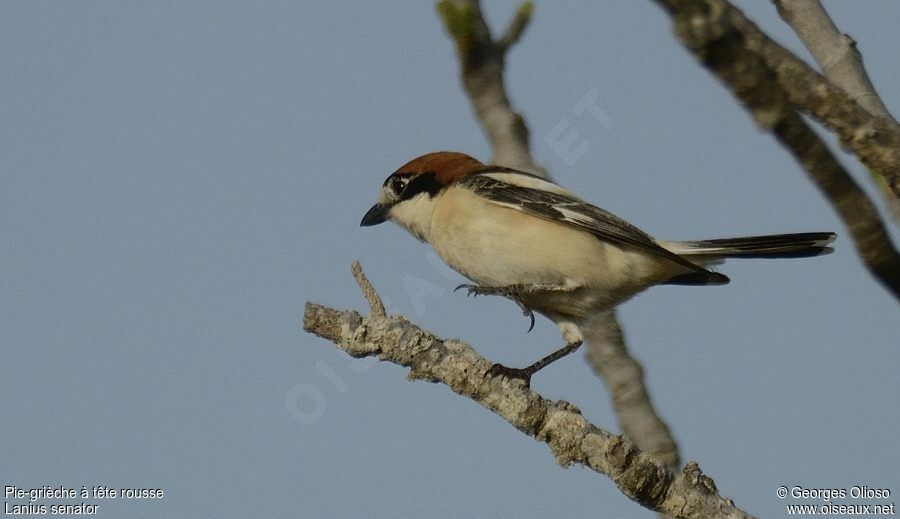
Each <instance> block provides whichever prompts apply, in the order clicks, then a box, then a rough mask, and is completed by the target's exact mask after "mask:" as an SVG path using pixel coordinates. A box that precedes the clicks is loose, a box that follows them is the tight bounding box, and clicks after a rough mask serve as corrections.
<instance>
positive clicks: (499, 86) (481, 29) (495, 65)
mask: <svg viewBox="0 0 900 519" xmlns="http://www.w3.org/2000/svg"><path fill="white" fill-rule="evenodd" d="M437 7H438V13H439V14H440V15H441V19H442V20H443V22H444V28H445V29H446V30H447V32H448V33H449V34H450V36H451V37H452V38H453V41H454V42H455V43H456V53H457V56H458V57H459V65H460V76H461V78H462V83H463V88H464V89H465V91H466V93H467V94H468V95H469V100H470V101H471V102H472V105H473V108H474V109H475V115H476V117H477V119H478V122H479V124H481V127H482V129H483V130H484V133H485V135H487V137H488V140H490V142H491V149H493V151H494V156H493V158H492V159H491V163H493V164H503V165H505V166H508V167H513V168H518V169H522V170H525V171H530V172H532V173H535V174H538V175H541V176H544V177H546V176H547V173H546V171H545V170H544V169H543V168H541V167H540V166H538V165H537V164H535V163H534V161H532V160H531V159H530V157H531V154H530V152H529V150H528V127H527V126H526V125H525V120H524V119H523V118H522V116H521V115H520V114H518V113H516V112H514V111H513V109H512V106H511V105H510V102H509V97H508V96H507V95H506V88H505V87H504V85H503V66H504V61H505V52H506V51H507V50H509V46H506V47H503V48H501V46H500V45H498V44H497V43H496V42H495V41H494V40H493V38H491V33H490V29H489V28H488V26H487V23H485V21H484V17H482V16H481V9H480V7H479V5H478V1H477V0H441V1H440V2H438V4H437ZM520 12H521V9H520ZM526 21H527V20H526ZM522 24H523V28H524V21H523V22H522ZM515 25H517V24H516V22H513V26H515Z"/></svg>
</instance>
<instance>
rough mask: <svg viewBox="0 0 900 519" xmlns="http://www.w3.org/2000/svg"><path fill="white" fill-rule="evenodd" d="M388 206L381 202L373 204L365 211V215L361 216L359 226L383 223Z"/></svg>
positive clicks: (385, 219)
mask: <svg viewBox="0 0 900 519" xmlns="http://www.w3.org/2000/svg"><path fill="white" fill-rule="evenodd" d="M389 209H390V207H388V206H386V205H381V204H375V205H373V206H372V208H371V209H369V211H368V212H367V213H366V215H365V216H363V217H362V221H361V222H359V226H360V227H369V226H370V225H378V224H380V223H384V222H386V221H387V219H388V210H389Z"/></svg>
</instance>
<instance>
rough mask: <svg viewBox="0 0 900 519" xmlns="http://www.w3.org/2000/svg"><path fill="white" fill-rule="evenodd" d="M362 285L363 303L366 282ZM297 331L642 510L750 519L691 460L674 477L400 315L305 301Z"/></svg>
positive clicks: (564, 405)
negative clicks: (505, 426)
mask: <svg viewBox="0 0 900 519" xmlns="http://www.w3.org/2000/svg"><path fill="white" fill-rule="evenodd" d="M360 272H361V271H360ZM362 285H363V284H362V283H361V286H362ZM365 285H366V286H362V288H363V292H364V293H365V295H366V298H367V299H368V298H369V294H368V291H369V290H370V289H371V285H368V283H366V284H365ZM371 292H372V293H374V289H372V290H371ZM376 297H377V295H376ZM303 329H304V330H306V331H307V332H310V333H314V334H316V335H318V336H319V337H322V338H324V339H328V340H329V341H332V342H334V343H335V344H336V345H337V346H338V347H339V348H341V349H342V350H344V351H345V352H347V353H348V354H349V355H351V356H353V357H367V356H378V357H379V358H380V359H381V360H384V361H388V362H392V363H395V364H398V365H401V366H405V367H408V368H410V372H409V378H410V379H413V380H415V379H419V380H426V381H429V382H440V383H443V384H446V385H447V386H448V387H449V388H450V389H451V390H453V391H454V392H455V393H457V394H460V395H463V396H465V397H468V398H471V399H472V400H474V401H476V402H478V403H479V404H481V405H483V406H484V407H486V408H487V409H489V410H490V411H492V412H494V413H496V414H497V415H499V416H501V417H502V418H503V419H505V420H506V421H508V422H509V423H510V424H511V425H512V426H513V427H515V428H516V429H518V430H520V431H522V432H523V433H525V434H528V435H529V436H532V437H534V438H535V439H537V440H539V441H542V442H544V443H546V444H547V445H548V447H549V448H550V450H551V452H552V453H553V456H554V457H555V458H556V461H557V462H558V463H559V464H560V465H561V466H563V467H566V466H569V465H572V464H580V465H583V466H585V467H587V468H590V469H591V470H593V471H595V472H598V473H600V474H603V475H605V476H607V477H609V478H610V479H611V480H612V481H613V482H614V483H615V484H616V486H618V487H619V489H620V490H621V491H622V493H623V494H625V495H626V496H628V497H629V498H631V499H632V500H634V501H636V502H638V503H640V504H641V505H643V506H645V507H647V508H650V509H652V510H656V511H657V512H660V513H664V514H667V515H670V516H672V517H682V518H690V519H707V518H709V519H711V518H723V517H724V518H744V519H748V518H750V517H751V516H750V515H749V514H747V513H746V512H744V511H743V510H740V509H739V508H737V507H736V506H735V505H734V502H732V501H731V500H730V499H727V498H724V497H722V496H721V495H719V493H718V491H717V489H716V486H715V484H714V483H713V480H712V479H710V478H709V477H707V476H706V475H704V474H703V473H702V472H701V471H700V468H699V467H698V466H697V464H696V463H694V462H691V463H688V464H687V466H686V467H685V469H684V471H682V472H679V473H674V472H672V471H670V470H669V469H668V468H667V467H665V466H664V465H662V464H660V463H659V462H657V461H655V460H654V459H653V458H651V457H650V456H649V455H647V454H645V453H643V452H641V451H640V450H639V449H638V447H637V446H635V445H634V444H633V443H632V442H631V441H630V440H629V439H627V438H625V437H623V436H617V435H614V434H612V433H609V432H607V431H605V430H603V429H600V428H599V427H597V426H595V425H593V424H591V423H590V422H588V421H587V420H586V419H585V418H584V417H583V416H582V415H581V411H579V410H578V409H577V408H576V407H575V406H573V405H572V404H570V403H568V402H564V401H552V400H548V399H546V398H544V397H542V396H541V395H539V394H538V393H536V392H534V391H533V390H531V389H529V388H528V386H527V385H525V383H524V382H522V381H521V380H518V379H509V378H506V377H504V376H502V375H496V376H495V375H492V374H490V373H489V371H490V368H491V366H492V364H491V362H490V361H488V360H487V359H485V358H483V357H481V356H479V355H478V354H477V353H476V352H475V350H473V349H472V347H471V346H469V345H467V344H465V343H462V342H459V341H455V340H442V339H440V338H438V337H436V336H434V335H433V334H431V333H430V332H427V331H425V330H423V329H421V328H419V327H417V326H416V325H414V324H412V323H410V322H409V321H407V320H406V319H405V318H404V317H402V316H377V315H370V316H368V317H363V316H361V315H360V314H359V313H357V312H355V311H352V310H346V311H343V312H342V311H338V310H335V309H332V308H327V307H324V306H320V305H317V304H314V303H307V304H306V312H305V313H304V316H303Z"/></svg>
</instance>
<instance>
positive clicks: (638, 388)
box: [586, 313, 680, 468]
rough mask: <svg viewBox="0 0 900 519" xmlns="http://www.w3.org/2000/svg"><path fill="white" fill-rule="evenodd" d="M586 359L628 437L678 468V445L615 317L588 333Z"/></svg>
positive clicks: (593, 325) (596, 322)
mask: <svg viewBox="0 0 900 519" xmlns="http://www.w3.org/2000/svg"><path fill="white" fill-rule="evenodd" d="M586 338H587V344H588V350H587V360H588V364H590V366H591V368H592V369H593V370H594V372H595V373H597V375H598V376H599V377H600V378H601V379H602V380H603V382H604V383H605V384H606V388H607V390H608V391H609V394H610V396H611V397H612V404H613V409H614V410H615V411H616V416H618V418H619V425H621V427H622V432H624V433H625V435H626V436H628V437H629V438H631V439H633V440H634V441H635V443H637V444H638V446H639V447H640V448H641V450H643V451H644V452H646V453H647V454H650V455H651V456H653V458H654V459H657V460H659V461H661V462H663V463H665V464H666V465H667V466H669V467H675V468H677V467H679V466H680V465H679V455H678V445H677V444H676V443H675V440H674V439H673V438H672V432H671V431H670V430H669V427H668V426H667V425H666V423H665V422H664V421H663V420H662V418H660V417H659V415H657V414H656V410H655V409H653V404H652V401H651V399H650V394H649V393H648V392H647V387H646V385H645V384H644V368H643V367H641V364H640V363H639V362H638V361H637V360H635V358H634V357H632V356H631V355H630V354H629V353H628V348H627V347H626V346H625V338H624V337H623V336H622V328H621V327H620V326H619V322H618V321H617V320H616V317H615V314H612V313H604V314H601V315H598V316H597V317H596V318H594V320H593V321H592V322H591V324H590V326H589V327H588V328H587V330H586Z"/></svg>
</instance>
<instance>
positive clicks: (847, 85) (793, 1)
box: [772, 0, 900, 220]
mask: <svg viewBox="0 0 900 519" xmlns="http://www.w3.org/2000/svg"><path fill="white" fill-rule="evenodd" d="M772 3H774V4H775V7H776V8H777V9H778V14H779V15H780V16H781V18H782V19H783V20H784V21H785V23H787V24H788V25H789V26H790V27H791V28H792V29H793V30H794V32H795V33H796V34H797V36H798V37H799V38H800V40H801V41H802V42H803V44H804V45H805V46H806V48H807V49H808V50H809V52H810V54H812V56H813V58H815V60H816V63H818V64H819V67H820V68H821V69H822V72H823V73H824V74H825V77H827V78H828V79H829V80H830V81H831V82H832V83H834V84H835V85H837V86H838V87H840V88H841V89H842V90H843V91H844V92H846V93H847V95H848V96H850V99H852V100H853V101H855V102H856V103H858V104H859V105H860V106H861V107H863V108H864V109H865V110H866V111H867V112H869V113H870V114H872V115H874V116H877V117H881V118H882V119H884V120H886V121H888V122H889V123H892V124H896V123H897V121H896V120H895V119H894V118H893V116H891V114H890V112H888V109H887V107H886V106H885V105H884V102H882V100H881V97H880V96H879V95H878V93H877V92H876V91H875V87H874V86H873V85H872V81H871V80H870V79H869V74H868V73H867V72H866V68H865V66H864V65H863V59H862V54H861V53H860V52H859V48H858V47H857V45H856V41H854V40H853V38H851V37H850V36H848V35H846V34H841V32H840V31H839V30H838V28H837V26H836V25H835V24H834V22H833V21H832V20H831V17H830V16H828V11H826V10H825V7H823V6H822V4H821V2H819V0H788V1H785V0H772ZM871 175H872V177H873V179H874V180H875V183H876V185H877V186H878V188H879V189H880V191H881V192H882V193H883V194H884V199H885V203H886V204H887V206H888V209H889V210H890V212H891V214H892V215H893V217H894V218H895V219H896V220H900V197H897V196H896V189H891V188H890V186H889V185H888V179H887V178H886V177H885V176H883V175H879V174H878V173H877V172H871Z"/></svg>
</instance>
